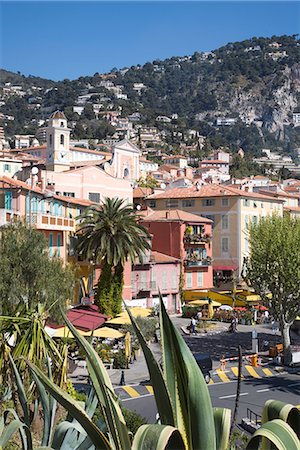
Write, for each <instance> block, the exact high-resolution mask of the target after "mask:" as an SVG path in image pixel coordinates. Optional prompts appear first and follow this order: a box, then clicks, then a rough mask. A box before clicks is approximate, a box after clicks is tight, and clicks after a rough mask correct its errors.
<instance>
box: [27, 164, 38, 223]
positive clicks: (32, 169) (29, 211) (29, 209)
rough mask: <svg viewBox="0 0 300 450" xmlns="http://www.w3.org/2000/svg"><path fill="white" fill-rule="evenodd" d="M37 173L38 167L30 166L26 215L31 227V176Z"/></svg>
mask: <svg viewBox="0 0 300 450" xmlns="http://www.w3.org/2000/svg"><path fill="white" fill-rule="evenodd" d="M38 173H39V169H38V168H37V167H32V168H31V173H30V188H29V206H28V216H29V225H30V227H31V225H32V224H31V190H32V188H33V177H34V176H35V175H37V174H38Z"/></svg>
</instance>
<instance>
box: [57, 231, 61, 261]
mask: <svg viewBox="0 0 300 450" xmlns="http://www.w3.org/2000/svg"><path fill="white" fill-rule="evenodd" d="M60 246H61V236H60V234H58V235H57V256H60Z"/></svg>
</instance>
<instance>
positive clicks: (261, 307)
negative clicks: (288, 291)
mask: <svg viewBox="0 0 300 450" xmlns="http://www.w3.org/2000/svg"><path fill="white" fill-rule="evenodd" d="M254 308H255V309H259V310H260V311H268V310H269V308H267V307H266V306H263V305H259V306H254Z"/></svg>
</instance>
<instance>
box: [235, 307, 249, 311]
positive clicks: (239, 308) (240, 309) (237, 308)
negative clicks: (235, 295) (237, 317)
mask: <svg viewBox="0 0 300 450" xmlns="http://www.w3.org/2000/svg"><path fill="white" fill-rule="evenodd" d="M234 309H235V311H247V308H245V307H244V306H237V307H236V308H234Z"/></svg>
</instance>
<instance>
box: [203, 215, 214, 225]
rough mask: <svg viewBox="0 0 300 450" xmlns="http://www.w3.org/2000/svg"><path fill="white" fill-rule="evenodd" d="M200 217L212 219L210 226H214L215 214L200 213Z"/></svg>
mask: <svg viewBox="0 0 300 450" xmlns="http://www.w3.org/2000/svg"><path fill="white" fill-rule="evenodd" d="M201 216H202V217H206V218H207V219H209V220H212V222H213V223H212V224H211V225H212V228H214V225H215V216H212V215H211V214H201Z"/></svg>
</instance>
